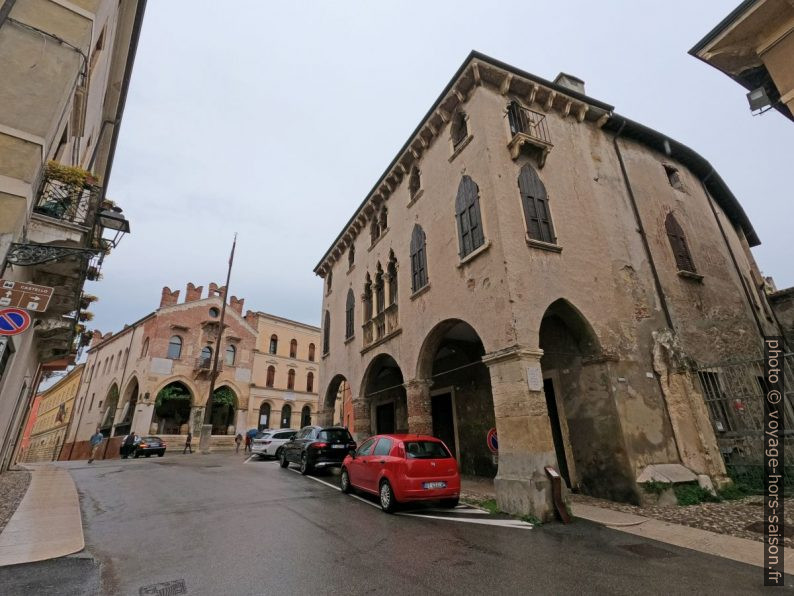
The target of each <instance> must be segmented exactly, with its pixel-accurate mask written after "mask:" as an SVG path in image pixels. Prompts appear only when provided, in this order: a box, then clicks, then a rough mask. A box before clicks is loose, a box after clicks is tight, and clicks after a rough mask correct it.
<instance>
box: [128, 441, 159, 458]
mask: <svg viewBox="0 0 794 596" xmlns="http://www.w3.org/2000/svg"><path fill="white" fill-rule="evenodd" d="M155 453H156V454H157V457H163V456H164V455H165V441H163V440H162V439H161V438H160V437H141V440H140V442H139V443H138V444H137V445H135V451H134V452H133V453H132V454H131V455H132V456H133V457H140V456H141V455H145V456H146V457H151V456H152V455H153V454H155Z"/></svg>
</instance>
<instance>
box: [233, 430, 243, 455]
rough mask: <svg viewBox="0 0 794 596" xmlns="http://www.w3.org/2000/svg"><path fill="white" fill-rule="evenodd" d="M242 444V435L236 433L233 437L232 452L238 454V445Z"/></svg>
mask: <svg viewBox="0 0 794 596" xmlns="http://www.w3.org/2000/svg"><path fill="white" fill-rule="evenodd" d="M242 442H243V435H241V434H240V433H237V436H236V437H234V444H235V448H234V452H235V453H240V443H242Z"/></svg>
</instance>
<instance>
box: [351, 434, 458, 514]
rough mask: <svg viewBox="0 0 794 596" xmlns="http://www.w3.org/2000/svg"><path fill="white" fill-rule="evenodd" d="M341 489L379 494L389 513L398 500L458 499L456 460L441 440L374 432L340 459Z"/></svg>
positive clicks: (444, 502) (453, 502)
mask: <svg viewBox="0 0 794 596" xmlns="http://www.w3.org/2000/svg"><path fill="white" fill-rule="evenodd" d="M341 485H342V492H345V493H349V492H350V491H351V490H353V489H354V488H357V489H359V490H363V491H366V492H368V493H372V494H375V495H378V496H379V497H380V506H381V508H382V509H383V510H384V511H386V512H387V513H391V512H392V511H394V509H395V508H396V507H397V505H398V504H400V503H407V502H411V501H441V505H442V506H443V507H449V508H452V507H455V506H456V505H457V504H458V499H459V498H460V474H459V473H458V463H457V462H456V461H455V458H454V457H452V455H451V454H450V452H449V449H447V446H446V445H444V443H443V442H441V441H440V440H438V439H436V438H435V437H429V436H426V435H375V436H374V437H371V438H369V439H367V440H366V441H364V442H363V443H362V444H361V446H360V447H359V448H358V449H357V450H355V451H352V450H351V452H350V454H349V455H348V456H347V457H345V460H344V461H343V462H342V478H341Z"/></svg>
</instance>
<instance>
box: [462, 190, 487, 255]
mask: <svg viewBox="0 0 794 596" xmlns="http://www.w3.org/2000/svg"><path fill="white" fill-rule="evenodd" d="M455 217H456V218H457V219H458V240H459V243H460V256H461V258H463V257H465V256H466V255H467V254H469V253H470V252H472V251H474V250H476V249H478V248H479V247H480V246H482V245H483V243H484V242H485V237H484V235H483V231H482V218H481V217H480V189H479V188H478V187H477V184H475V182H474V180H472V179H471V178H469V177H468V176H464V177H463V178H462V179H461V181H460V184H459V185H458V195H457V197H456V198H455Z"/></svg>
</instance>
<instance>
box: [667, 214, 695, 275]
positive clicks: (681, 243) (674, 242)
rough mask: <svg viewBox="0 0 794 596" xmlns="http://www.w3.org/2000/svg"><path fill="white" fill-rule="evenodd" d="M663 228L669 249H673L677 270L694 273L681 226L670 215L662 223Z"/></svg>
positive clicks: (693, 266)
mask: <svg viewBox="0 0 794 596" xmlns="http://www.w3.org/2000/svg"><path fill="white" fill-rule="evenodd" d="M664 228H665V230H666V231H667V238H668V239H669V240H670V248H672V249H673V255H674V256H675V264H676V266H677V267H678V270H679V271H691V272H692V273H696V272H697V270H696V269H695V263H694V262H693V261H692V255H691V254H690V252H689V246H687V242H686V236H684V230H683V229H681V226H680V225H679V223H678V221H677V220H676V218H675V216H674V215H673V214H672V213H668V214H667V219H665V221H664Z"/></svg>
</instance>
